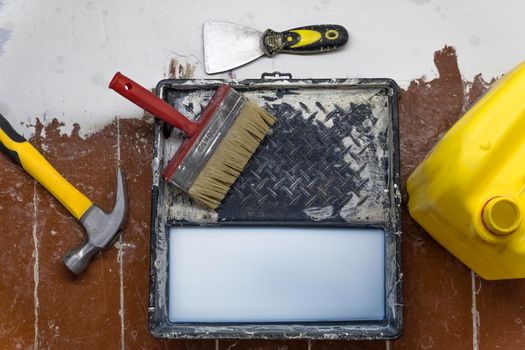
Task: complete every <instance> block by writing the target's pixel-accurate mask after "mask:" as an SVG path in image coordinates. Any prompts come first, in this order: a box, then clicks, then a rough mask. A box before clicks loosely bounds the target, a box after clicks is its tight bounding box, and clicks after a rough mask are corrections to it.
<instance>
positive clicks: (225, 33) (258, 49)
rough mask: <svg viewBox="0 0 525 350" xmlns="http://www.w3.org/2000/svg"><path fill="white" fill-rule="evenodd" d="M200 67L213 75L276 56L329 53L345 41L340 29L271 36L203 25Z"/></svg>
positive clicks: (330, 27)
mask: <svg viewBox="0 0 525 350" xmlns="http://www.w3.org/2000/svg"><path fill="white" fill-rule="evenodd" d="M203 37H204V67H205V69H206V73H208V74H215V73H220V72H224V71H227V70H230V69H233V68H237V67H239V66H242V65H244V64H246V63H248V62H251V61H253V60H255V59H257V58H259V57H261V56H263V55H266V56H269V57H272V56H274V55H275V54H277V53H279V52H285V53H298V54H310V53H321V52H326V51H333V50H336V49H338V48H340V47H341V46H343V45H344V44H346V42H347V41H348V32H347V31H346V29H345V28H344V27H342V26H339V25H335V24H322V25H313V26H306V27H299V28H294V29H290V30H287V31H284V32H275V31H273V30H271V29H267V30H266V31H264V32H260V31H258V30H256V29H253V28H250V27H246V26H242V25H239V24H233V23H223V22H206V23H204V27H203Z"/></svg>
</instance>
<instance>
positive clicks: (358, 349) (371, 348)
mask: <svg viewBox="0 0 525 350" xmlns="http://www.w3.org/2000/svg"><path fill="white" fill-rule="evenodd" d="M385 349H386V342H385V341H368V340H358V341H355V340H315V341H312V342H311V346H310V350H385Z"/></svg>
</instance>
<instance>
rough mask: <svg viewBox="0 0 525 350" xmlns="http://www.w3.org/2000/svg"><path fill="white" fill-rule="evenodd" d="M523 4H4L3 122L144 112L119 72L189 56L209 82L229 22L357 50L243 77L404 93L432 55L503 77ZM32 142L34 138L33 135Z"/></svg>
mask: <svg viewBox="0 0 525 350" xmlns="http://www.w3.org/2000/svg"><path fill="white" fill-rule="evenodd" d="M524 10H525V2H522V1H518V0H516V1H507V2H504V3H501V2H495V1H490V0H483V1H453V0H445V1H440V2H437V1H429V0H413V1H388V0H383V1H348V0H346V1H345V0H293V1H284V0H283V1H278V0H264V1H247V0H232V1H212V0H209V1H195V0H192V1H173V0H170V1H167V0H162V1H160V0H159V1H138V0H133V1H131V0H126V1H125V0H112V1H109V0H106V1H104V0H98V1H96V0H95V1H88V0H75V1H71V0H48V1H38V0H0V113H2V114H4V115H5V116H6V117H8V119H10V120H12V121H14V123H15V124H16V125H17V128H18V129H19V130H21V131H22V130H23V129H25V128H24V127H22V126H20V125H18V123H19V122H31V121H34V120H35V118H36V117H40V118H41V119H42V118H45V119H46V120H50V119H52V118H53V117H57V118H59V119H61V120H63V121H64V122H66V123H67V125H66V127H65V128H64V132H67V131H69V130H70V126H71V124H72V123H73V122H78V123H80V125H81V126H82V131H83V132H89V131H92V130H95V129H96V128H97V127H100V126H101V125H103V124H104V123H107V122H108V121H110V120H111V119H112V118H114V117H115V116H116V115H120V116H126V117H140V116H141V115H142V112H141V111H140V110H139V108H137V107H135V106H134V105H132V104H131V103H129V102H127V101H126V100H124V99H123V98H122V97H120V96H118V95H117V94H116V93H114V92H113V91H110V90H108V89H107V87H106V86H107V83H108V82H109V80H110V79H111V77H112V76H113V74H114V73H115V72H116V71H117V70H120V71H122V72H124V73H125V74H127V75H129V76H130V77H132V78H134V79H135V80H137V81H138V82H140V83H143V84H144V85H146V86H154V85H155V84H156V82H157V81H158V80H160V79H162V78H163V76H164V73H165V71H166V66H167V63H168V61H169V58H170V57H171V56H172V55H174V54H176V55H180V56H190V57H189V58H188V61H189V62H193V63H196V64H197V67H196V70H195V77H205V76H206V74H205V73H204V69H203V65H202V42H201V27H202V23H203V22H204V21H206V20H220V21H231V22H236V23H240V24H245V25H250V26H253V27H256V28H259V29H261V30H264V29H266V28H267V27H270V28H272V29H275V30H284V29H290V28H292V27H295V26H300V25H306V24H318V23H337V24H342V25H344V26H346V27H347V29H348V30H349V32H350V36H351V37H350V40H351V42H350V45H349V46H348V47H347V48H346V49H345V50H343V51H341V52H337V53H333V54H328V55H324V56H310V57H297V56H292V55H277V56H276V57H275V58H273V59H270V58H263V59H259V60H258V61H255V62H253V63H252V64H250V65H248V66H245V67H243V68H240V69H238V70H236V71H235V76H236V77H237V78H257V77H259V76H260V74H261V73H262V72H266V71H275V70H278V71H283V72H292V73H293V75H294V77H303V78H308V77H319V78H321V77H390V78H394V79H396V80H397V81H398V83H399V84H400V85H401V86H406V85H407V84H408V82H409V81H410V80H411V79H414V78H417V77H420V76H422V75H427V77H429V78H430V77H432V74H435V68H434V64H433V53H434V51H436V50H438V49H441V48H442V47H443V46H444V45H445V44H449V45H453V46H455V47H456V48H457V51H458V55H459V63H460V68H461V71H462V73H463V74H464V75H465V77H466V78H471V77H472V76H473V75H475V74H476V73H480V72H481V73H483V74H484V75H485V76H486V77H488V78H490V77H493V76H498V75H500V74H502V73H504V72H506V71H507V70H509V69H510V68H512V66H514V65H515V64H517V63H518V62H520V61H521V60H523V59H524V58H525V45H523V25H522V16H523V13H524ZM25 130H26V133H28V131H27V130H29V131H30V130H31V129H25Z"/></svg>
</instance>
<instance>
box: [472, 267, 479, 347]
mask: <svg viewBox="0 0 525 350" xmlns="http://www.w3.org/2000/svg"><path fill="white" fill-rule="evenodd" d="M470 285H471V288H472V307H471V309H470V312H471V314H472V349H473V350H478V349H479V312H478V310H477V301H476V295H477V294H478V292H479V290H477V288H476V273H475V272H474V271H472V270H470Z"/></svg>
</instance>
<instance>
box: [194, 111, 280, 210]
mask: <svg viewBox="0 0 525 350" xmlns="http://www.w3.org/2000/svg"><path fill="white" fill-rule="evenodd" d="M274 123H275V117H273V116H272V115H270V114H268V113H267V112H266V111H265V110H264V109H263V108H261V107H259V106H258V105H257V104H255V103H254V102H251V101H248V102H247V103H246V104H245V105H244V106H243V108H242V109H241V111H240V112H239V116H238V117H237V119H236V120H235V121H234V122H233V124H232V126H231V127H230V129H229V131H228V132H227V133H226V135H225V136H224V138H223V139H222V141H221V143H220V144H219V145H218V146H217V148H216V150H215V152H214V154H213V155H212V156H211V157H210V159H209V160H208V163H206V165H205V166H204V168H203V169H202V171H201V172H200V174H199V176H198V177H197V179H196V180H195V182H194V183H193V185H192V186H191V188H190V190H189V191H188V193H189V195H190V196H191V197H193V198H194V199H195V200H197V201H198V202H199V203H201V204H203V205H204V206H206V207H208V208H210V209H215V208H217V207H218V206H219V204H220V203H221V201H222V199H223V198H224V196H226V193H228V190H229V189H230V186H231V185H232V184H233V183H234V182H235V180H236V179H237V177H238V176H239V175H240V173H241V172H242V170H243V169H244V167H245V166H246V163H248V160H250V158H251V156H252V155H253V153H254V152H255V151H256V150H257V147H259V144H260V143H261V140H262V139H263V138H264V136H265V135H266V133H267V132H268V131H269V130H270V126H272V125H273V124H274Z"/></svg>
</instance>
